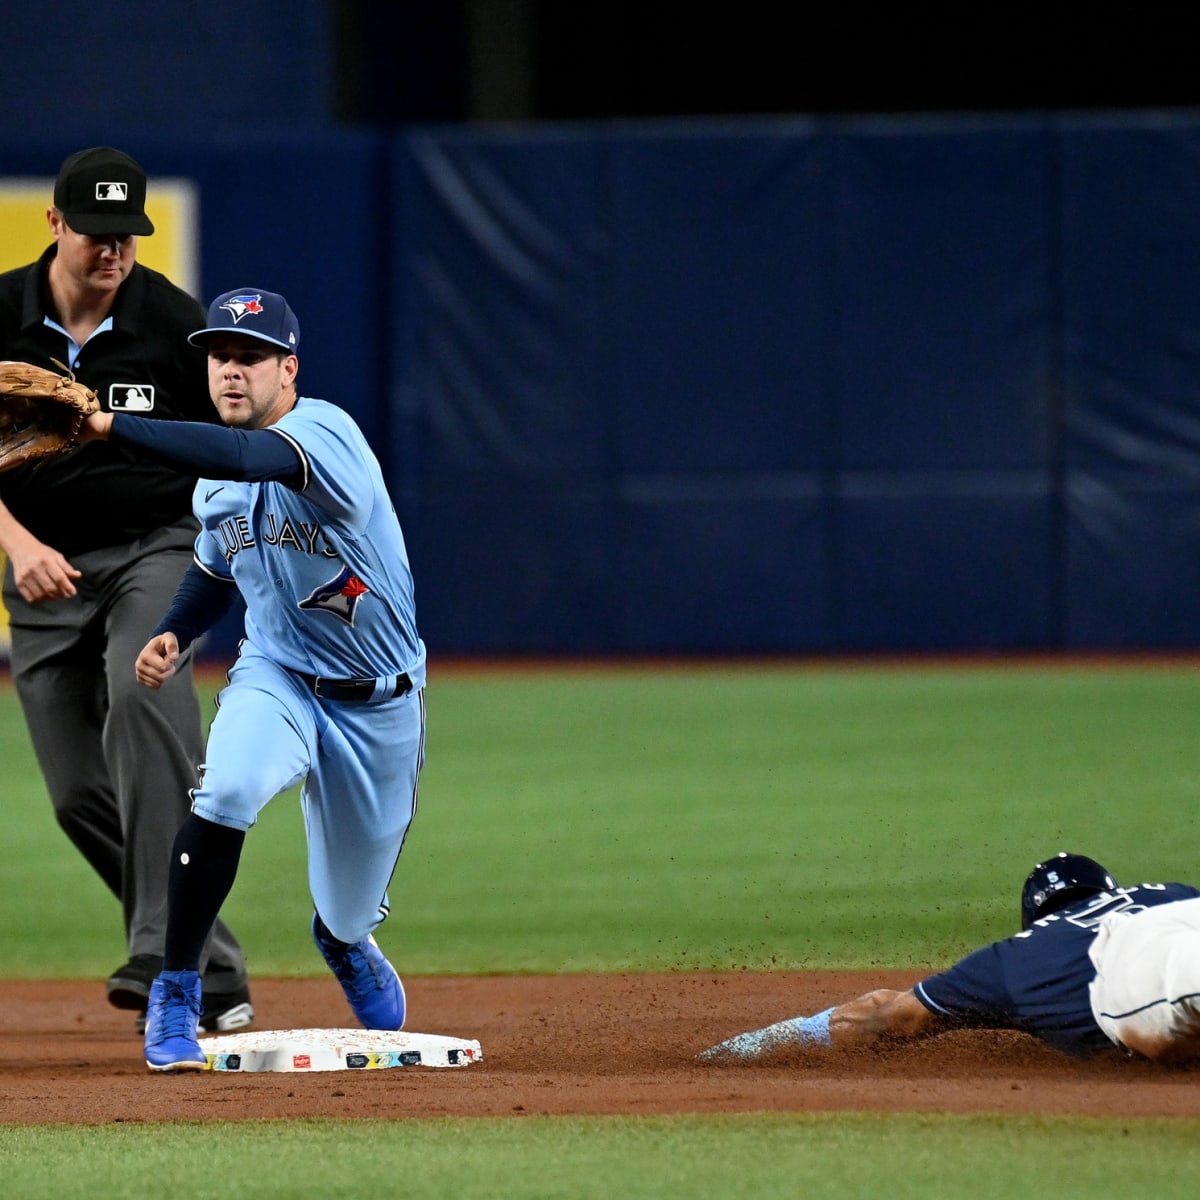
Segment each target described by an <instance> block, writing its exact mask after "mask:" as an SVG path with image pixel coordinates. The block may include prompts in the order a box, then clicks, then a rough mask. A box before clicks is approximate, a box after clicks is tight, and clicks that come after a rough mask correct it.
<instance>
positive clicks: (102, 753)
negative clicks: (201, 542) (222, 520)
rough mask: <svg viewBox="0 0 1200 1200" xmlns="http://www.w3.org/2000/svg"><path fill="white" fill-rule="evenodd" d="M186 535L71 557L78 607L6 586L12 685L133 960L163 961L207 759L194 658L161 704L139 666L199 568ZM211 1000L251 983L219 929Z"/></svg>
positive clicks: (57, 806)
mask: <svg viewBox="0 0 1200 1200" xmlns="http://www.w3.org/2000/svg"><path fill="white" fill-rule="evenodd" d="M195 532H196V526H195V524H194V523H192V522H191V521H185V522H181V523H179V524H177V525H172V526H168V527H166V528H163V529H159V530H156V531H155V532H154V533H151V534H148V535H147V536H146V537H144V538H141V539H140V540H138V541H136V542H134V543H132V544H126V545H121V546H109V547H105V548H104V549H102V550H92V551H88V552H87V553H84V554H74V555H70V556H69V560H70V562H71V565H72V566H74V567H76V568H77V569H78V570H80V571H81V572H82V577H81V578H79V579H77V580H76V581H75V587H76V589H77V595H75V596H73V597H71V598H70V599H66V600H52V601H47V602H44V603H42V604H27V603H26V602H25V601H24V600H23V599H22V598H21V595H20V593H19V592H18V591H17V589H16V587H15V585H14V583H13V571H12V564H11V563H9V564H8V567H7V570H6V571H5V576H4V602H5V605H6V606H7V608H8V612H9V618H10V627H11V634H12V677H13V682H14V683H15V685H16V689H17V695H18V696H19V698H20V701H21V707H22V709H23V710H24V712H25V721H26V724H27V725H28V726H29V734H30V737H31V739H32V741H33V748H34V751H35V753H36V754H37V759H38V763H39V765H40V766H41V770H42V775H43V777H44V778H45V781H46V788H47V790H48V791H49V793H50V799H51V801H52V802H53V804H54V812H55V816H56V817H57V818H58V823H59V825H60V826H61V827H62V828H63V830H64V831H65V832H66V834H67V836H68V837H69V838H70V839H71V841H72V842H74V843H75V845H76V847H77V848H78V849H79V852H80V853H81V854H82V855H83V856H84V858H86V859H87V861H88V862H89V863H90V864H91V865H92V868H93V870H95V872H96V873H97V874H98V875H99V876H100V878H101V879H103V880H104V882H105V884H107V885H108V888H109V890H110V891H111V892H112V893H113V895H115V896H116V897H117V898H118V899H119V900H120V901H121V904H122V906H123V907H124V910H125V931H126V935H127V939H128V943H129V953H130V955H134V954H157V955H160V956H161V955H162V953H163V942H164V939H165V937H166V931H167V874H168V871H169V868H170V860H171V847H172V844H173V842H174V840H175V834H176V832H177V831H178V829H179V826H180V824H182V822H183V819H184V818H185V817H186V816H187V814H188V812H189V811H190V807H191V797H190V794H189V793H190V790H191V789H192V788H193V787H195V786H196V783H197V780H198V775H199V764H200V762H201V761H202V759H203V753H204V736H203V732H202V730H201V724H200V706H199V702H198V700H197V698H196V693H195V690H194V687H193V681H192V653H191V651H190V650H189V651H188V652H187V653H186V654H184V655H182V656H181V657H180V659H179V662H178V663H177V664H176V672H175V675H174V676H173V677H172V678H171V679H170V680H169V681H168V682H167V683H166V684H164V685H163V686H162V687H161V688H159V689H158V690H157V691H155V690H152V689H150V688H147V687H142V686H141V684H139V683H138V682H137V681H136V680H135V679H134V674H133V664H134V662H135V660H136V659H137V656H138V653H139V652H140V651H141V649H142V647H143V646H144V645H145V644H146V642H147V641H148V640H149V637H150V633H151V631H152V630H153V629H154V627H155V626H156V625H157V624H158V622H159V621H160V620H161V619H162V617H163V615H164V614H165V613H166V611H167V609H168V608H169V607H170V605H171V601H172V599H173V598H174V596H175V589H176V587H177V586H178V584H179V580H180V579H181V578H182V576H183V573H184V571H185V570H186V569H187V566H188V564H189V563H190V562H191V559H192V546H193V542H194V539H195ZM203 973H204V975H205V986H206V987H208V988H210V989H211V990H213V991H217V992H228V991H231V990H233V989H234V988H235V987H237V986H240V985H241V984H243V983H245V982H246V964H245V960H244V959H243V957H242V951H241V947H240V946H239V945H238V943H237V940H236V939H235V938H234V936H233V934H232V933H231V932H230V931H229V929H228V928H226V927H225V926H224V925H223V924H222V923H221V922H219V921H218V922H217V925H216V927H215V928H214V930H213V934H212V937H211V938H210V939H209V944H208V946H207V947H206V963H205V964H204V966H203Z"/></svg>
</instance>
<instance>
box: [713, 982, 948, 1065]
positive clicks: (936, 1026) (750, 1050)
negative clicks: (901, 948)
mask: <svg viewBox="0 0 1200 1200" xmlns="http://www.w3.org/2000/svg"><path fill="white" fill-rule="evenodd" d="M945 1028H947V1024H946V1021H945V1019H944V1018H943V1017H939V1016H937V1015H936V1014H935V1013H932V1012H930V1011H929V1009H927V1008H926V1007H925V1005H923V1004H922V1003H921V1001H920V1000H918V999H917V996H916V993H915V992H913V991H912V990H911V989H910V990H909V991H906V992H897V991H892V990H891V989H889V988H881V989H879V990H878V991H874V992H868V993H867V994H866V995H864V996H859V997H858V999H857V1000H850V1001H847V1002H846V1003H845V1004H839V1005H836V1006H835V1007H834V1008H827V1009H826V1010H825V1011H824V1012H820V1013H817V1014H816V1015H815V1016H812V1017H792V1018H790V1019H789V1020H786V1021H777V1022H776V1023H775V1024H774V1025H767V1026H765V1027H764V1028H762V1029H752V1030H750V1031H749V1032H747V1033H739V1034H737V1035H736V1036H735V1037H731V1038H728V1039H726V1040H725V1041H723V1042H719V1043H718V1044H717V1045H715V1046H710V1047H709V1048H708V1049H707V1050H705V1051H703V1052H701V1053H700V1054H699V1055H697V1057H698V1058H699V1060H700V1061H701V1062H738V1061H741V1062H751V1061H754V1060H756V1059H761V1058H766V1057H767V1056H769V1055H771V1054H773V1053H775V1052H776V1051H778V1050H783V1049H786V1048H790V1047H797V1046H817V1047H826V1046H834V1047H837V1048H842V1047H852V1046H870V1045H872V1044H874V1043H875V1042H878V1041H882V1040H883V1039H884V1038H914V1037H928V1036H929V1035H930V1034H934V1033H938V1032H940V1031H941V1030H943V1029H945Z"/></svg>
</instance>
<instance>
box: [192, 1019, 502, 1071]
mask: <svg viewBox="0 0 1200 1200" xmlns="http://www.w3.org/2000/svg"><path fill="white" fill-rule="evenodd" d="M200 1048H201V1049H202V1050H203V1051H204V1053H205V1054H207V1055H208V1067H209V1070H211V1071H361V1070H367V1071H377V1070H380V1069H382V1068H385V1067H466V1066H470V1064H471V1063H473V1062H480V1061H481V1060H482V1059H483V1050H482V1049H481V1048H480V1045H479V1043H478V1042H476V1041H470V1040H468V1039H466V1038H455V1037H442V1036H441V1035H439V1034H433V1033H404V1032H400V1033H395V1032H391V1031H389V1030H385V1029H274V1030H263V1031H261V1032H247V1033H227V1034H222V1035H220V1036H218V1037H205V1038H201V1039H200Z"/></svg>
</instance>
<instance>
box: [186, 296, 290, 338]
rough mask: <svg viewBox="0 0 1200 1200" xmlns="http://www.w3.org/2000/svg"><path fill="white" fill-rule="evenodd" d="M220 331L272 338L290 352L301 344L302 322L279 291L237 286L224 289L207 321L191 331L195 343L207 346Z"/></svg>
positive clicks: (212, 307) (244, 335) (209, 312)
mask: <svg viewBox="0 0 1200 1200" xmlns="http://www.w3.org/2000/svg"><path fill="white" fill-rule="evenodd" d="M219 333H236V334H238V335H239V336H240V337H248V338H256V339H258V340H259V341H261V342H270V344H271V345H272V346H278V347H279V348H280V349H281V350H286V351H287V352H288V353H289V354H295V353H296V352H297V351H298V350H299V348H300V322H299V321H297V320H296V314H295V313H294V312H292V308H291V305H290V304H288V302H287V301H286V300H285V299H284V298H283V297H282V296H281V295H280V294H279V293H278V292H268V291H266V290H265V289H264V288H246V287H242V288H234V289H233V290H232V291H228V292H222V293H221V295H219V296H218V297H217V298H216V299H215V300H214V301H213V302H212V303H211V304H210V305H209V306H208V325H207V326H206V327H205V328H204V329H197V330H196V332H195V333H192V334H189V335H188V341H189V342H191V343H192V345H193V346H207V344H208V340H209V339H210V338H211V337H212V336H213V335H214V334H219Z"/></svg>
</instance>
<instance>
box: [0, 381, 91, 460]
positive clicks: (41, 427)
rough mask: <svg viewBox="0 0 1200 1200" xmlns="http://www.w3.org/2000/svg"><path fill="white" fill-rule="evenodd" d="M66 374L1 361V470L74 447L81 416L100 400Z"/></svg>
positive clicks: (56, 455)
mask: <svg viewBox="0 0 1200 1200" xmlns="http://www.w3.org/2000/svg"><path fill="white" fill-rule="evenodd" d="M52 361H54V363H55V365H56V366H59V367H62V369H63V370H64V371H66V375H59V374H57V373H56V372H54V371H48V370H46V368H45V367H35V366H33V365H32V364H31V363H24V362H0V471H11V470H12V469H13V467H19V466H22V465H23V464H25V463H27V462H36V461H37V460H39V459H44V458H57V457H58V456H59V455H60V454H66V453H67V451H68V450H71V449H73V448H74V446H75V444H76V439H77V438H78V437H79V429H80V426H81V425H82V424H83V419H84V417H86V416H88V415H89V414H90V413H94V412H95V411H96V410H97V409H98V408H99V407H100V402H99V401H98V400H97V399H96V393H95V392H93V391H92V390H91V388H87V387H84V386H83V384H82V383H77V382H76V380H75V376H74V375H73V374H72V373H71V372H70V371H68V370H67V368H66V367H63V365H62V363H60V362H58V360H57V359H55V360H52Z"/></svg>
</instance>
